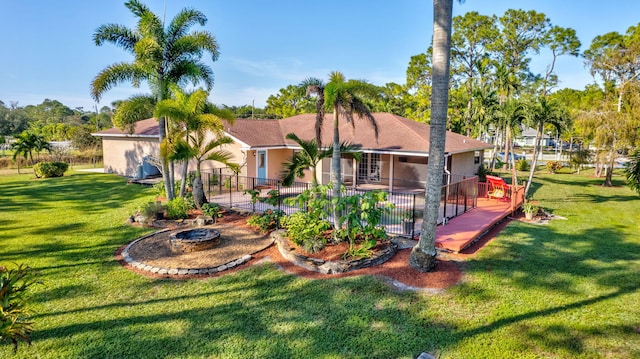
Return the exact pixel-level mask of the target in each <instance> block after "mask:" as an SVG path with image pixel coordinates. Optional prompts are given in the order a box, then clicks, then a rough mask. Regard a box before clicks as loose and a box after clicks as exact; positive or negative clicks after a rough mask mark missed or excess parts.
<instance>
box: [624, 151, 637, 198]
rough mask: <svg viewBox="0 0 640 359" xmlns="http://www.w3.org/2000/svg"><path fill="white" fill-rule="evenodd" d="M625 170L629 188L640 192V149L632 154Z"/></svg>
mask: <svg viewBox="0 0 640 359" xmlns="http://www.w3.org/2000/svg"><path fill="white" fill-rule="evenodd" d="M624 172H625V176H626V177H627V185H628V186H629V188H631V189H632V190H634V191H636V192H637V193H638V194H640V149H636V150H635V151H634V152H633V153H632V154H631V156H630V157H629V163H627V166H626V168H625V170H624Z"/></svg>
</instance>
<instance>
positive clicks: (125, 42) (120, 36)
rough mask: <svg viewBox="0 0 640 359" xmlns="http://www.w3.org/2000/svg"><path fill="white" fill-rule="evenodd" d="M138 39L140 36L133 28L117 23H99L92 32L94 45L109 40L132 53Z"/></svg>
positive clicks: (99, 44) (100, 44)
mask: <svg viewBox="0 0 640 359" xmlns="http://www.w3.org/2000/svg"><path fill="white" fill-rule="evenodd" d="M139 40H140V37H139V36H138V35H137V34H136V33H135V32H134V31H133V30H131V29H129V28H128V27H126V26H123V25H118V24H105V25H101V26H99V27H98V28H97V29H96V32H95V33H94V34H93V42H94V43H95V44H96V46H102V44H104V43H105V42H110V43H112V44H114V45H116V46H118V47H121V48H123V49H124V50H126V51H127V52H129V53H131V54H133V48H134V46H135V44H136V42H138V41H139Z"/></svg>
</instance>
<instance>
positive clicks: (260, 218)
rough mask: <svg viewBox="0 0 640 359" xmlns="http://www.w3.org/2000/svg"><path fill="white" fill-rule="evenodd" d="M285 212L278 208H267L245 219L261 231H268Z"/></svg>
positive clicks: (274, 227) (274, 226)
mask: <svg viewBox="0 0 640 359" xmlns="http://www.w3.org/2000/svg"><path fill="white" fill-rule="evenodd" d="M285 215H286V213H285V212H284V211H281V210H279V209H277V210H275V211H274V210H271V209H268V210H266V211H265V212H264V213H262V214H256V215H253V216H251V217H249V219H247V224H248V225H250V226H253V227H255V228H257V229H259V230H260V231H261V232H268V231H271V230H274V229H276V228H277V227H278V223H280V218H282V217H284V216H285Z"/></svg>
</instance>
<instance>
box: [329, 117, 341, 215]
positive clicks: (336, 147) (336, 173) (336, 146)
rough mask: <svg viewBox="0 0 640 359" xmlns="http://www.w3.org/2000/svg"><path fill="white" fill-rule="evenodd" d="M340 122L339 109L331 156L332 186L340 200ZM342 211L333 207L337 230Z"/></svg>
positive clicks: (334, 123)
mask: <svg viewBox="0 0 640 359" xmlns="http://www.w3.org/2000/svg"><path fill="white" fill-rule="evenodd" d="M338 125H339V122H338V109H337V108H335V107H334V109H333V153H332V155H331V176H330V180H331V184H332V185H333V191H332V192H333V199H334V200H338V199H340V187H341V185H342V177H341V173H340V130H339V126H338ZM341 215H342V214H341V213H340V211H338V210H336V207H335V206H333V218H334V223H335V224H336V228H341V227H342V221H341V220H340V217H341Z"/></svg>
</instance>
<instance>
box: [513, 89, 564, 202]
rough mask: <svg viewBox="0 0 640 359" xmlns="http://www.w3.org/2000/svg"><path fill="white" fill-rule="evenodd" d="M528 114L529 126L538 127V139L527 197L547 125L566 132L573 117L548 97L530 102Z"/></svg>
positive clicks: (527, 187)
mask: <svg viewBox="0 0 640 359" xmlns="http://www.w3.org/2000/svg"><path fill="white" fill-rule="evenodd" d="M526 114H527V120H528V121H529V124H530V125H532V126H535V127H536V139H535V143H534V147H533V157H532V163H531V167H530V168H529V179H528V181H527V184H526V186H525V190H524V193H525V196H527V194H528V193H529V189H530V188H531V182H532V181H533V173H534V172H535V168H536V164H537V161H538V154H539V153H540V151H541V149H542V148H541V138H542V132H543V129H544V127H545V125H547V124H549V125H551V126H553V127H554V128H555V129H557V130H558V131H559V132H560V131H563V130H565V129H566V128H567V127H568V126H569V124H570V123H571V117H570V116H569V113H568V111H567V110H566V108H565V107H564V106H562V105H561V104H560V103H559V102H558V101H556V100H554V99H550V98H549V97H547V96H540V97H538V98H536V99H535V101H533V102H530V103H529V104H528V106H527V111H526Z"/></svg>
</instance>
